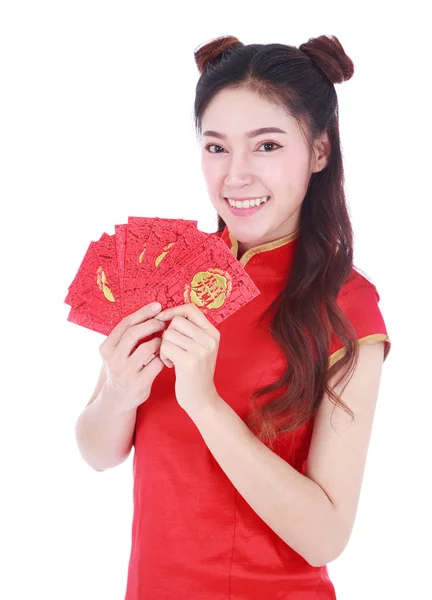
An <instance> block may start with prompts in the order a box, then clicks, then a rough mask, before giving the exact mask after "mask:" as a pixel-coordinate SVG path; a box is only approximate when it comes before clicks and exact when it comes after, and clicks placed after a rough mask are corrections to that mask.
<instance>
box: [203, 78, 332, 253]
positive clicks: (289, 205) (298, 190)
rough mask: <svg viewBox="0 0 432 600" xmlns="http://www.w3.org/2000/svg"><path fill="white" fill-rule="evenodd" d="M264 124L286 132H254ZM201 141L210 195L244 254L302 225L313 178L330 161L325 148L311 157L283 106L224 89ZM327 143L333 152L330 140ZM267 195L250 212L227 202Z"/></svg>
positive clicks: (206, 114)
mask: <svg viewBox="0 0 432 600" xmlns="http://www.w3.org/2000/svg"><path fill="white" fill-rule="evenodd" d="M263 127H277V128H279V129H280V130H282V132H270V133H259V134H258V135H251V136H249V135H248V133H249V132H252V131H253V130H256V129H259V128H263ZM325 137H326V139H327V140H328V137H327V135H326V136H325ZM201 142H202V159H201V165H202V170H203V174H204V178H205V181H206V186H207V189H208V192H209V195H210V199H211V201H212V203H213V206H214V207H215V209H216V211H217V212H218V213H219V215H220V216H221V217H222V219H223V220H224V221H225V223H226V224H227V227H228V229H229V231H230V232H231V233H232V235H233V236H234V237H235V238H236V239H237V240H238V241H239V254H240V253H241V254H243V252H245V251H246V250H248V249H249V248H252V247H253V246H257V245H259V244H263V243H266V242H270V241H273V240H276V239H279V238H281V237H284V236H286V235H288V234H290V233H292V232H293V231H295V230H296V229H298V227H299V215H300V208H301V204H302V202H303V199H304V197H305V195H306V191H307V188H308V184H309V179H310V176H311V174H312V173H313V172H315V171H320V170H321V169H322V168H324V166H325V165H326V164H327V161H326V156H325V153H324V152H321V151H318V150H317V152H314V153H313V154H312V155H310V152H309V149H308V147H307V145H306V143H305V140H304V139H303V137H302V135H301V132H300V130H299V128H298V126H297V123H296V121H295V120H294V119H293V118H292V117H290V116H289V115H288V114H287V113H286V112H285V110H284V109H283V108H282V107H280V106H276V105H274V104H270V103H269V102H267V101H266V100H263V99H262V98H260V97H259V96H258V95H256V94H254V93H253V92H250V91H246V90H239V89H237V90H222V91H221V92H219V93H218V94H217V95H216V96H215V97H214V98H213V100H212V102H211V103H210V104H209V106H208V107H207V109H206V110H205V112H204V115H203V119H202V138H201ZM325 147H326V150H327V152H328V150H329V148H328V143H326V144H325ZM262 196H267V197H269V200H268V201H267V202H266V203H265V204H263V205H262V206H261V207H260V208H259V209H258V210H254V211H252V212H250V213H249V214H248V212H242V211H239V210H237V214H233V212H232V211H231V209H230V206H229V204H228V201H227V200H226V198H261V197H262ZM239 257H240V256H239Z"/></svg>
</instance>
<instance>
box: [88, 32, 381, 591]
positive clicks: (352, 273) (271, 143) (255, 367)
mask: <svg viewBox="0 0 432 600" xmlns="http://www.w3.org/2000/svg"><path fill="white" fill-rule="evenodd" d="M195 60H196V63H197V65H198V68H199V70H200V73H201V76H200V79H199V81H198V84H197V89H196V99H195V118H196V121H195V123H196V128H197V132H198V133H199V135H200V140H201V143H202V168H203V173H204V177H205V180H206V184H207V188H208V192H209V196H210V200H211V202H212V204H213V206H214V207H215V210H216V211H217V214H218V225H219V226H218V231H217V232H216V234H215V235H217V236H220V237H221V239H222V240H224V241H225V243H226V244H227V245H228V247H229V248H230V250H231V252H232V253H233V255H234V256H235V257H236V258H237V259H238V260H239V261H240V262H241V263H242V264H243V266H244V268H245V270H246V271H247V273H248V274H249V276H250V277H251V278H252V280H253V281H254V283H255V284H256V285H257V286H258V288H259V290H260V295H259V296H257V297H256V298H254V300H252V301H250V302H249V303H248V304H246V305H245V306H243V307H242V308H241V309H240V310H238V311H237V312H236V313H235V314H233V315H231V316H230V317H229V318H228V319H226V320H225V321H224V322H223V323H222V324H221V325H220V326H219V327H218V328H217V329H216V328H215V327H214V326H213V325H212V324H211V323H210V322H209V321H208V320H207V318H206V317H205V316H204V314H203V313H202V312H201V311H200V310H199V309H198V308H197V307H196V306H195V305H193V304H187V305H182V306H175V307H173V308H170V309H166V310H164V311H162V312H159V314H156V313H154V312H153V313H151V310H150V307H149V306H145V307H143V308H142V309H140V310H139V311H137V312H136V313H133V314H132V315H130V316H129V317H127V318H125V319H124V320H123V321H122V322H121V323H119V324H118V326H117V327H116V328H115V329H114V330H113V332H112V333H111V334H110V335H109V336H108V337H107V339H106V340H105V341H104V342H103V344H102V345H101V347H100V351H101V356H102V359H103V368H102V371H101V375H100V379H99V381H98V384H97V386H96V389H95V392H94V394H93V395H92V398H91V399H90V402H89V405H88V407H86V409H85V410H84V411H83V413H82V415H81V417H80V419H79V421H78V423H77V439H78V443H79V445H80V449H81V451H82V452H83V455H84V456H85V458H86V459H87V460H88V462H89V463H90V464H92V466H94V468H96V469H98V470H103V469H105V468H108V467H112V466H115V465H116V464H119V463H120V462H123V461H124V460H125V459H126V458H127V456H128V455H129V452H130V450H131V447H132V445H134V447H135V454H134V516H133V524H132V548H131V555H130V561H129V572H128V581H127V591H126V600H138V599H147V598H148V599H151V600H162V599H168V598H169V599H173V598H175V599H176V600H183V599H184V600H186V599H187V600H191V599H197V600H198V599H199V600H202V599H204V598H206V599H207V598H208V599H210V598H214V599H216V598H217V599H219V598H220V599H223V598H226V599H227V600H228V599H232V600H234V599H239V600H240V599H242V600H243V599H255V598H256V599H260V600H263V599H266V600H273V599H275V600H276V599H277V598H278V599H279V598H290V599H292V600H295V599H303V598H304V599H306V598H308V599H309V598H310V599H311V600H312V599H322V600H324V599H331V598H336V595H335V590H334V586H333V584H332V583H331V581H330V579H329V576H328V571H327V567H326V565H327V564H328V563H329V562H330V561H332V560H334V559H336V558H337V557H338V556H339V555H340V554H341V553H342V551H343V550H344V548H345V546H346V544H347V542H348V540H349V537H350V533H351V530H352V526H353V523H354V519H355V514H356V510H357V505H358V499H359V495H360V489H361V482H362V477H363V470H364V465H365V461H366V456H367V449H368V444H369V439H370V434H371V429H372V423H373V415H374V410H375V406H376V401H377V396H378V389H379V383H380V377H381V369H382V364H383V360H385V358H386V357H387V355H388V352H389V350H390V340H389V337H388V335H387V331H386V326H385V323H384V320H383V317H382V315H381V312H380V310H379V308H378V300H379V295H378V292H377V290H376V288H375V286H374V285H373V284H372V283H371V282H369V281H368V279H367V278H366V277H364V276H363V275H361V274H360V273H359V271H358V270H356V269H354V267H353V233H352V229H351V224H350V219H349V216H348V211H347V207H346V202H345V194H344V188H343V182H344V177H343V166H342V157H341V147H340V139H339V128H338V127H339V126H338V103H337V96H336V92H335V88H334V84H335V83H341V82H342V81H344V80H347V79H350V77H351V76H352V74H353V70H354V69H353V63H352V61H351V60H350V59H349V58H348V56H347V55H346V54H345V52H344V50H343V48H342V46H341V44H340V43H339V41H338V39H337V38H335V37H327V36H320V37H318V38H316V39H310V40H309V41H308V42H307V43H305V44H302V45H301V46H300V47H299V48H295V47H293V46H286V45H283V44H267V45H263V44H250V45H246V46H245V45H243V44H242V43H241V42H240V41H239V40H238V39H237V38H235V37H232V36H227V37H223V38H218V39H216V40H213V41H212V42H210V43H208V44H206V45H204V46H203V47H201V48H199V49H197V50H196V52H195ZM245 199H247V200H245ZM250 199H257V200H252V202H251V201H250ZM159 308H160V307H159ZM162 329H164V331H163V334H162V337H155V338H154V339H153V340H151V341H149V342H146V343H143V344H141V346H139V348H138V349H136V350H135V351H133V352H132V350H133V349H134V348H136V344H137V342H139V340H140V339H142V338H143V337H145V336H148V335H150V334H151V333H154V332H156V331H160V330H162ZM158 353H159V356H157V354H158ZM143 365H144V367H143ZM164 365H166V366H167V367H168V369H163V366H164ZM159 374H160V376H159V377H157V375H159ZM264 407H265V410H263V409H264Z"/></svg>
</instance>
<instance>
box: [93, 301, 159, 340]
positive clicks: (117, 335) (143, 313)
mask: <svg viewBox="0 0 432 600" xmlns="http://www.w3.org/2000/svg"><path fill="white" fill-rule="evenodd" d="M159 311H160V309H157V310H152V309H151V308H150V304H146V305H145V306H142V307H141V308H139V309H138V310H136V311H135V312H133V313H131V314H130V315H128V316H127V317H124V318H123V319H122V320H121V321H120V323H118V324H117V325H116V326H115V327H114V329H113V330H112V331H111V333H110V334H109V336H108V337H107V339H106V340H105V341H106V342H108V343H107V345H108V346H111V347H115V346H117V344H118V343H119V342H120V340H121V339H122V337H123V334H124V333H125V331H126V330H127V329H129V327H132V326H134V325H137V324H138V323H142V322H143V321H146V320H148V319H150V318H152V317H154V316H155V315H156V314H157V313H158V312H159ZM104 343H105V342H104Z"/></svg>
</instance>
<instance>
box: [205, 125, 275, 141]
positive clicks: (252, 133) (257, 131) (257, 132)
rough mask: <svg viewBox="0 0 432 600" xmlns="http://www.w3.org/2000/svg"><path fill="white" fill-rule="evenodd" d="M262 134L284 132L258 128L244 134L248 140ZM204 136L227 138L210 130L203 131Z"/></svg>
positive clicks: (271, 128) (269, 128)
mask: <svg viewBox="0 0 432 600" xmlns="http://www.w3.org/2000/svg"><path fill="white" fill-rule="evenodd" d="M263 133H286V131H284V130H283V129H279V127H260V128H259V129H252V131H248V132H247V133H246V136H247V137H248V138H253V137H256V136H257V135H262V134H263ZM205 135H208V136H211V137H216V138H219V139H221V140H225V139H226V137H227V136H226V135H224V134H223V133H218V132H217V131H212V130H211V129H208V130H207V131H204V133H203V136H205Z"/></svg>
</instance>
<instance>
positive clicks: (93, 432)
mask: <svg viewBox="0 0 432 600" xmlns="http://www.w3.org/2000/svg"><path fill="white" fill-rule="evenodd" d="M105 382H106V377H105V372H104V369H103V368H102V370H101V372H100V375H99V380H98V382H97V384H96V389H95V391H94V392H93V395H92V397H91V398H90V401H89V402H88V404H87V406H86V407H85V409H84V410H83V412H82V413H81V415H80V416H79V418H78V420H77V422H76V425H75V437H76V440H77V444H78V447H79V450H80V452H81V455H82V457H83V458H84V460H85V461H86V462H87V463H88V464H89V465H90V466H91V467H93V469H95V470H96V471H104V470H106V469H109V468H112V467H116V466H117V465H119V464H121V463H122V462H124V461H125V460H126V459H127V457H128V456H129V454H130V451H131V448H132V442H133V436H134V430H135V422H136V409H134V410H131V411H127V412H124V411H121V410H119V405H118V402H116V398H113V397H112V396H110V394H109V393H108V392H107V390H106V386H105Z"/></svg>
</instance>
